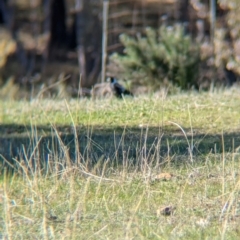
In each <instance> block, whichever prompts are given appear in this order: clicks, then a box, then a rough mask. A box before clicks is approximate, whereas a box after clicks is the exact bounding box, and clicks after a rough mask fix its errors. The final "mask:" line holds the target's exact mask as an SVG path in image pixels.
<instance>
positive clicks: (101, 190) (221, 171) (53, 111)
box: [0, 88, 240, 239]
mask: <svg viewBox="0 0 240 240" xmlns="http://www.w3.org/2000/svg"><path fill="white" fill-rule="evenodd" d="M0 106H1V110H0V142H1V144H0V154H1V156H0V157H1V165H0V167H1V175H0V216H1V218H0V222H1V224H0V239H239V238H240V227H239V222H240V200H239V199H240V198H239V193H240V178H239V176H240V175H239V174H240V150H239V149H240V136H239V133H240V90H239V89H237V88H235V89H229V90H222V91H216V92H211V93H210V92H208V93H201V94H200V93H194V92H192V93H183V94H178V95H176V96H167V97H166V96H158V95H153V96H141V97H136V98H133V99H124V100H122V101H120V100H117V99H110V100H109V99H108V100H99V101H94V100H91V99H81V100H33V101H31V102H27V101H3V100H2V101H0ZM11 168H12V169H13V168H14V172H13V171H12V170H10V169H11Z"/></svg>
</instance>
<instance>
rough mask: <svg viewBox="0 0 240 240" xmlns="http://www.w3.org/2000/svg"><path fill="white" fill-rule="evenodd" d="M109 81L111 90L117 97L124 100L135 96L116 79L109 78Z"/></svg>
mask: <svg viewBox="0 0 240 240" xmlns="http://www.w3.org/2000/svg"><path fill="white" fill-rule="evenodd" d="M107 81H109V82H110V84H111V89H112V91H113V92H114V95H115V96H116V97H118V98H122V97H123V96H133V94H132V93H131V92H130V91H129V90H127V89H125V88H124V87H123V86H122V85H121V84H120V83H118V81H117V79H116V78H114V77H109V78H108V79H107Z"/></svg>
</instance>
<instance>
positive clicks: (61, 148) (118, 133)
mask: <svg viewBox="0 0 240 240" xmlns="http://www.w3.org/2000/svg"><path fill="white" fill-rule="evenodd" d="M185 133H186V136H187V139H188V140H187V139H186V136H184V134H183V132H182V131H181V130H180V129H176V128H174V127H169V126H168V127H164V128H163V129H162V128H156V127H149V128H139V127H137V128H121V127H118V128H114V129H113V128H102V127H101V126H88V127H76V128H74V127H71V126H56V127H50V126H37V127H33V126H23V125H0V154H1V155H0V160H1V161H2V163H4V164H3V165H6V160H7V161H8V162H9V163H10V164H14V162H16V161H20V160H24V161H26V160H28V161H29V160H31V161H33V162H34V161H36V160H38V161H39V160H40V161H41V164H43V165H44V164H45V163H46V162H48V161H49V160H50V159H52V160H55V161H58V160H59V159H62V160H63V161H64V159H66V157H68V159H70V160H71V161H72V162H76V161H77V156H79V155H80V156H81V161H91V163H96V162H97V161H98V160H99V159H109V160H118V161H120V162H121V161H122V159H123V158H125V159H133V161H134V160H135V161H137V159H138V158H139V157H142V158H145V159H149V157H150V156H153V155H155V157H156V158H158V161H164V159H165V158H166V156H173V155H182V156H186V157H189V156H190V154H189V145H190V146H192V147H191V149H192V152H191V153H192V156H193V157H194V158H197V157H198V156H205V155H206V154H209V153H210V152H212V153H221V152H222V151H223V143H224V151H225V152H232V151H233V150H234V149H235V148H237V147H238V146H240V136H239V134H238V133H227V134H223V135H222V134H215V135H210V134H202V133H198V132H194V133H193V134H192V133H191V131H190V130H189V129H185ZM76 136H77V137H76ZM76 146H78V147H77V148H76ZM79 153H80V154H79ZM7 165H8V166H9V164H7Z"/></svg>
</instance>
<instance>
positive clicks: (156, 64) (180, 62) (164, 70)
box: [109, 25, 200, 89]
mask: <svg viewBox="0 0 240 240" xmlns="http://www.w3.org/2000/svg"><path fill="white" fill-rule="evenodd" d="M120 40H121V42H122V44H123V46H124V47H125V49H124V54H123V55H120V54H118V53H114V54H113V55H112V56H111V57H110V65H109V66H110V67H109V71H110V72H111V74H114V75H117V76H118V77H120V78H125V79H128V80H129V81H131V83H132V84H135V85H145V86H149V87H151V88H153V89H156V88H158V87H161V86H169V85H176V86H179V87H180V88H182V89H188V88H190V87H192V86H193V85H196V80H197V74H198V67H199V63H200V60H199V59H200V58H199V47H198V46H197V45H196V44H194V43H193V42H192V40H191V38H190V37H189V36H187V35H186V34H185V33H184V28H183V26H182V25H175V26H173V27H166V26H162V27H161V28H159V29H158V30H157V31H156V30H154V29H151V28H147V29H146V36H145V37H141V36H137V37H136V38H134V37H130V36H128V35H126V34H122V35H121V36H120ZM112 71H114V73H112Z"/></svg>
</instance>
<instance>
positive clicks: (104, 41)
mask: <svg viewBox="0 0 240 240" xmlns="http://www.w3.org/2000/svg"><path fill="white" fill-rule="evenodd" d="M108 8H109V0H103V20H102V21H103V27H102V28H103V29H102V76H101V82H102V83H103V82H104V81H105V75H106V60H107V34H108V31H107V30H108Z"/></svg>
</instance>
